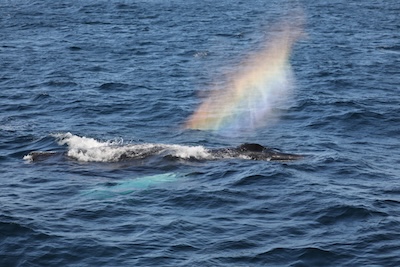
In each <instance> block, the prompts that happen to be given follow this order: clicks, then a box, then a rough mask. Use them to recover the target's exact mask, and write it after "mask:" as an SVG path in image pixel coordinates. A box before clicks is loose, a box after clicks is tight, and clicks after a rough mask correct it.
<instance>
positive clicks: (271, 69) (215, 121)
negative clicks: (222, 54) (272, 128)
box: [185, 23, 302, 134]
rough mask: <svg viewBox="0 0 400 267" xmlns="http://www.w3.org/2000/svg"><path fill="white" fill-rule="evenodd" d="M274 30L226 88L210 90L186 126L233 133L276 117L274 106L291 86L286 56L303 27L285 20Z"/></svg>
mask: <svg viewBox="0 0 400 267" xmlns="http://www.w3.org/2000/svg"><path fill="white" fill-rule="evenodd" d="M275 32H276V34H275V35H274V36H272V37H271V38H270V40H269V42H268V44H267V45H266V46H265V48H264V49H263V50H262V51H260V52H258V53H256V54H254V55H252V56H250V57H249V59H248V60H247V61H245V62H244V64H243V66H242V67H241V68H240V71H238V72H237V73H236V74H235V75H234V76H232V77H231V78H230V79H229V81H228V84H227V85H226V87H225V88H222V89H214V90H212V92H211V93H210V95H209V96H208V97H207V98H206V99H205V101H204V102H203V103H202V104H201V105H200V106H199V108H198V109H197V110H196V111H195V112H194V114H193V115H192V116H191V117H190V118H189V119H188V120H187V122H186V124H185V128H188V129H199V130H215V131H220V132H223V133H230V134H235V133H238V132H242V131H249V130H252V129H255V128H259V127H264V126H266V125H267V124H268V123H269V122H272V121H274V119H275V118H277V113H276V111H274V110H275V109H276V107H279V106H280V105H281V104H282V103H284V101H285V100H286V99H287V97H288V96H289V95H290V92H291V90H292V88H293V81H294V79H293V74H292V70H291V67H290V64H289V56H290V52H291V48H292V46H293V44H294V43H295V42H296V40H297V39H298V38H299V37H300V36H301V34H302V30H301V29H300V27H299V26H292V25H290V24H288V23H285V25H284V26H283V27H280V28H279V29H278V30H277V31H275Z"/></svg>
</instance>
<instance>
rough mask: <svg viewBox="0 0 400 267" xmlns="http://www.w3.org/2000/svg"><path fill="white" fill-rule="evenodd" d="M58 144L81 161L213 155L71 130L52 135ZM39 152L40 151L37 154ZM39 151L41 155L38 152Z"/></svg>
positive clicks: (30, 156)
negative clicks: (88, 134)
mask: <svg viewBox="0 0 400 267" xmlns="http://www.w3.org/2000/svg"><path fill="white" fill-rule="evenodd" d="M53 137H55V138H56V140H57V142H58V144H59V145H67V146H68V151H67V156H68V157H70V158H73V159H76V160H78V161H83V162H118V161H121V160H124V159H142V158H146V157H149V156H153V155H161V156H163V155H165V156H170V157H175V158H181V159H192V158H194V159H213V158H214V156H213V155H211V154H210V153H209V151H208V150H207V149H206V148H204V147H202V146H183V145H169V144H151V143H144V144H124V143H123V142H122V141H105V142H102V141H98V140H96V139H93V138H88V137H81V136H77V135H74V134H72V133H59V134H53ZM35 153H36V154H32V153H30V154H28V155H26V156H25V157H24V159H25V160H28V161H33V160H34V158H33V157H34V156H36V157H43V158H44V157H47V156H51V155H52V154H54V152H52V151H49V152H35ZM38 153H39V154H38ZM40 153H41V154H40Z"/></svg>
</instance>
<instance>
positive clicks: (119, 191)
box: [83, 173, 179, 198]
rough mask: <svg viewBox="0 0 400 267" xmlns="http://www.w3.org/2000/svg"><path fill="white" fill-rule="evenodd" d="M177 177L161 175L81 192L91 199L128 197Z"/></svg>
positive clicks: (109, 184) (173, 174)
mask: <svg viewBox="0 0 400 267" xmlns="http://www.w3.org/2000/svg"><path fill="white" fill-rule="evenodd" d="M178 176H179V175H178V174H176V173H163V174H156V175H149V176H142V177H138V178H134V179H129V180H122V181H118V182H113V183H105V184H104V183H103V184H100V185H98V186H96V187H95V188H92V189H89V190H85V191H83V195H84V196H88V197H93V198H109V197H113V196H117V195H128V194H131V193H132V192H134V191H137V190H144V189H148V188H149V187H152V186H156V185H158V184H163V183H168V182H174V181H176V180H177V179H178Z"/></svg>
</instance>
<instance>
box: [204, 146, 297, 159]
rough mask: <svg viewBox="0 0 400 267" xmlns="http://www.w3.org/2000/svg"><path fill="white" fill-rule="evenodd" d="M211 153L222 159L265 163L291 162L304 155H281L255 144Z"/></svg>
mask: <svg viewBox="0 0 400 267" xmlns="http://www.w3.org/2000/svg"><path fill="white" fill-rule="evenodd" d="M211 153H213V154H215V155H221V156H222V157H226V156H230V157H233V158H247V159H251V160H265V161H292V160H300V159H303V158H304V155H300V154H292V153H283V152H281V151H279V150H278V149H275V148H269V147H265V146H262V145H260V144H256V143H245V144H242V145H240V146H238V147H234V148H220V149H213V150H211Z"/></svg>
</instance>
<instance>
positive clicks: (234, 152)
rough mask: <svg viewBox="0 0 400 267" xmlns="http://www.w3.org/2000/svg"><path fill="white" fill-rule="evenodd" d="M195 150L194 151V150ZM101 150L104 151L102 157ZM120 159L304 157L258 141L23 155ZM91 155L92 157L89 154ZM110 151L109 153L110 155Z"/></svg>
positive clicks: (32, 157)
mask: <svg viewBox="0 0 400 267" xmlns="http://www.w3.org/2000/svg"><path fill="white" fill-rule="evenodd" d="M193 151H194V152H193ZM101 153H103V154H105V155H107V157H106V158H104V157H101ZM82 155H83V156H84V160H83V161H102V162H107V161H109V162H121V161H130V160H138V159H146V158H150V157H162V158H165V159H170V160H198V161H202V160H221V159H243V160H259V161H294V160H300V159H303V158H304V157H305V156H304V155H300V154H292V153H284V152H281V151H280V150H278V149H276V148H270V147H266V146H262V145H260V144H257V143H244V144H241V145H239V146H236V147H223V148H209V149H207V148H204V147H202V146H197V147H192V146H181V145H165V144H146V145H140V144H139V145H126V146H108V147H107V146H106V147H101V148H98V147H95V148H92V149H91V148H89V149H87V148H85V149H84V148H82V149H80V150H78V151H76V150H74V151H61V152H60V151H32V152H30V153H29V154H28V155H26V156H25V157H24V159H25V160H28V161H44V160H49V159H53V160H54V159H60V158H64V157H66V158H70V159H75V160H78V161H81V160H82V159H81V158H79V157H80V156H82ZM91 155H96V157H94V156H93V158H90V156H91ZM110 155H111V156H110Z"/></svg>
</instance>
